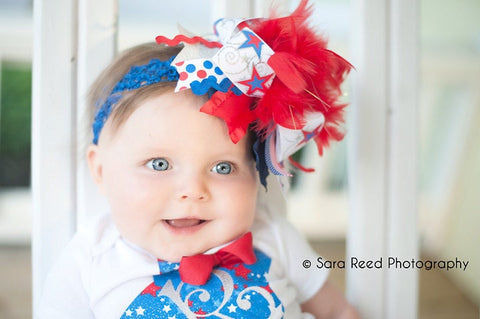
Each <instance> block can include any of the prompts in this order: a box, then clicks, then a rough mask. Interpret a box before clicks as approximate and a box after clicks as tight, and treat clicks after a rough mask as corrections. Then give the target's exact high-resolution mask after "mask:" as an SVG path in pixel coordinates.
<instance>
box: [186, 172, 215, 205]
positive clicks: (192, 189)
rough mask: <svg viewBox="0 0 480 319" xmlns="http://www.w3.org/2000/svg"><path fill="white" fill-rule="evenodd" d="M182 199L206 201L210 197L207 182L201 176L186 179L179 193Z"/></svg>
mask: <svg viewBox="0 0 480 319" xmlns="http://www.w3.org/2000/svg"><path fill="white" fill-rule="evenodd" d="M178 197H179V199H180V200H183V201H184V200H192V201H206V200H208V199H209V198H210V194H209V191H208V187H207V184H206V182H205V181H204V180H203V179H202V178H200V177H193V178H189V179H187V180H185V181H184V182H183V183H182V185H181V187H180V189H179V193H178Z"/></svg>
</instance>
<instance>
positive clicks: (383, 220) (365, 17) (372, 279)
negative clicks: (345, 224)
mask: <svg viewBox="0 0 480 319" xmlns="http://www.w3.org/2000/svg"><path fill="white" fill-rule="evenodd" d="M353 5H354V8H353V12H354V13H353V16H354V17H357V18H356V21H355V22H354V23H353V30H352V38H353V48H352V52H353V59H352V63H353V64H354V66H355V68H356V70H355V71H353V72H352V73H353V74H352V77H353V92H354V93H353V98H352V102H353V103H352V108H353V112H352V113H353V115H352V118H351V119H350V121H349V122H350V123H349V124H348V127H349V136H350V143H349V150H348V163H349V165H348V166H349V170H348V173H349V183H350V187H349V198H350V218H349V230H348V235H347V256H354V257H357V258H359V259H365V260H378V259H379V258H383V265H382V268H381V269H352V268H349V269H348V270H347V292H348V296H349V298H350V300H351V301H352V302H353V303H354V304H355V305H356V306H357V307H358V309H359V310H360V312H361V314H362V315H363V316H364V317H365V318H372V319H376V318H389V319H391V318H417V299H418V282H417V281H418V274H417V271H416V270H415V269H408V270H396V269H392V268H390V269H389V268H388V264H387V258H388V257H397V258H399V259H401V260H411V259H412V258H414V259H417V258H418V255H419V253H418V234H417V232H418V231H417V229H418V227H417V162H418V151H417V140H418V138H417V137H418V122H419V121H418V109H417V84H418V74H417V72H418V68H417V61H418V41H417V34H418V3H417V1H416V0H389V1H384V0H354V1H353Z"/></svg>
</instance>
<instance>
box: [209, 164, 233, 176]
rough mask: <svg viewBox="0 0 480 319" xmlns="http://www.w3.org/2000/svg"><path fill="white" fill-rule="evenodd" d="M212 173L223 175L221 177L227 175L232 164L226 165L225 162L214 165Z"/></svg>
mask: <svg viewBox="0 0 480 319" xmlns="http://www.w3.org/2000/svg"><path fill="white" fill-rule="evenodd" d="M212 172H214V173H218V174H223V175H228V174H230V173H231V172H232V164H230V163H227V162H221V163H218V164H217V165H215V166H214V167H213V168H212Z"/></svg>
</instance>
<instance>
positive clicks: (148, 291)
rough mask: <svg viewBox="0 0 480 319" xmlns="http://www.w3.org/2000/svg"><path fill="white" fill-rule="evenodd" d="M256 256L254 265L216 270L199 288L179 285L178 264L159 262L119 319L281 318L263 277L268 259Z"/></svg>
mask: <svg viewBox="0 0 480 319" xmlns="http://www.w3.org/2000/svg"><path fill="white" fill-rule="evenodd" d="M255 255H256V257H257V261H256V263H255V264H253V265H246V264H243V263H239V264H237V265H235V266H234V267H233V268H232V269H227V268H224V267H216V268H215V269H214V271H213V272H212V275H211V276H210V279H209V280H208V281H207V283H206V284H205V285H202V286H194V285H189V284H186V283H184V282H182V281H181V280H180V275H179V273H178V271H177V270H178V263H167V262H164V261H159V267H160V271H161V273H160V274H159V275H154V276H153V280H154V281H153V282H152V283H151V284H150V285H149V286H148V287H147V288H145V289H144V290H143V291H142V292H141V293H140V295H138V296H137V297H136V298H135V300H134V301H133V302H132V303H131V304H130V306H128V308H127V309H126V310H125V312H124V314H123V316H122V317H121V318H122V319H129V318H140V317H141V318H161V319H163V318H164V319H190V318H209V319H210V318H212V319H213V318H222V319H227V318H283V313H284V308H283V305H282V304H281V302H280V300H279V299H278V297H277V296H276V295H275V293H274V292H273V291H272V289H270V286H269V284H268V281H267V278H265V275H266V274H267V273H268V271H269V269H270V265H271V259H270V258H269V257H268V256H267V255H265V254H264V253H262V252H260V251H258V250H255Z"/></svg>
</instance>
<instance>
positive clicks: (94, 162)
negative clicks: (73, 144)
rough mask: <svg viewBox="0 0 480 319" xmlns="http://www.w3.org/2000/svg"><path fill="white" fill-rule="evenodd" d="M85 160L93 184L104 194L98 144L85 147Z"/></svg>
mask: <svg viewBox="0 0 480 319" xmlns="http://www.w3.org/2000/svg"><path fill="white" fill-rule="evenodd" d="M87 162H88V168H89V169H90V174H91V175H92V178H93V180H94V181H95V184H97V186H98V189H99V191H100V193H102V194H104V189H103V162H102V159H101V156H100V150H99V147H98V145H93V144H92V145H90V146H89V147H88V149H87Z"/></svg>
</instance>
